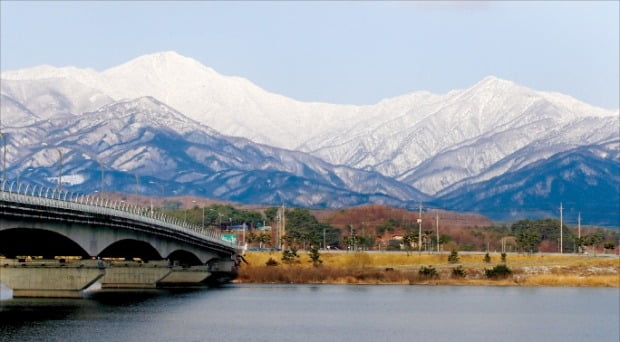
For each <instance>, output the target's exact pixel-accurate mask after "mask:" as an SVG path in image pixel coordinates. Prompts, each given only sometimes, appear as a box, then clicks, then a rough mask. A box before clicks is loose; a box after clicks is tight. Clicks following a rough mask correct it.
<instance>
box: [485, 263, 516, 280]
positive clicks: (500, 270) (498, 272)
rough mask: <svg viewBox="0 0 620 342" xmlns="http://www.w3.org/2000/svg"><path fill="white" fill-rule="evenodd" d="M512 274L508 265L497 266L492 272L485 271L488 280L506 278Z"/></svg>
mask: <svg viewBox="0 0 620 342" xmlns="http://www.w3.org/2000/svg"><path fill="white" fill-rule="evenodd" d="M511 274H512V270H511V269H510V268H508V266H506V265H497V266H495V267H493V268H492V269H490V270H489V269H485V270H484V275H486V276H487V278H506V277H508V276H509V275H511Z"/></svg>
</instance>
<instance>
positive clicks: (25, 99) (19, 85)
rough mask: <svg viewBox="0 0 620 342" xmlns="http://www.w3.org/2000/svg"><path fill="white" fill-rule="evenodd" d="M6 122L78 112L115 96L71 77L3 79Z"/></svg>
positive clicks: (14, 123) (27, 121)
mask: <svg viewBox="0 0 620 342" xmlns="http://www.w3.org/2000/svg"><path fill="white" fill-rule="evenodd" d="M0 92H1V94H2V105H1V107H0V110H1V111H2V116H3V118H4V120H3V123H5V124H7V125H10V126H25V125H28V124H31V123H33V122H34V121H36V120H39V119H46V118H49V117H51V116H55V115H58V114H64V115H78V114H81V113H84V112H88V111H92V110H95V109H97V108H99V107H100V106H102V105H104V104H107V103H110V102H112V98H110V97H108V96H106V95H104V94H103V93H101V92H100V91H98V90H96V89H93V88H90V87H87V86H85V85H84V84H82V83H80V82H78V81H75V80H74V79H72V78H63V77H61V78H43V79H34V80H4V79H3V80H2V82H1V83H0Z"/></svg>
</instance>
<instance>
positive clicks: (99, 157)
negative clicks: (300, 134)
mask: <svg viewBox="0 0 620 342" xmlns="http://www.w3.org/2000/svg"><path fill="white" fill-rule="evenodd" d="M7 134H8V135H9V136H11V138H12V140H13V141H19V142H26V144H24V143H22V144H16V146H15V147H14V148H15V149H16V151H17V154H16V155H17V156H19V157H17V160H16V161H15V162H14V163H13V164H14V165H15V166H14V167H12V168H11V169H10V170H9V171H10V172H11V173H21V174H22V179H24V178H28V179H30V180H33V181H37V180H39V181H40V180H41V179H50V178H51V177H54V176H55V168H58V160H59V152H58V150H60V151H61V152H62V153H63V168H62V170H63V171H62V172H63V173H64V174H66V175H73V176H76V175H79V177H78V179H79V180H82V181H83V182H86V184H74V185H73V186H68V188H70V189H71V190H81V191H93V190H95V189H98V188H100V185H99V184H100V179H101V176H100V173H99V166H100V165H98V164H99V163H101V165H103V166H104V168H106V169H109V170H110V171H108V172H104V178H105V181H104V183H105V185H104V186H105V188H106V189H107V190H108V191H125V192H133V191H135V190H136V189H135V187H136V186H137V184H136V183H133V182H131V176H128V174H138V175H139V177H140V178H142V179H143V184H145V183H144V182H145V181H149V182H156V183H157V184H162V185H164V186H165V188H167V189H168V193H173V192H176V193H179V194H181V193H191V194H199V195H202V196H208V197H216V198H222V199H229V200H236V201H242V202H251V201H254V203H263V204H274V203H275V204H277V203H281V202H282V201H285V202H286V203H289V204H294V205H302V206H310V207H325V206H346V205H359V204H362V203H367V202H368V201H371V200H372V201H378V202H381V203H386V204H392V205H399V206H402V205H403V203H406V202H407V201H413V200H424V199H427V198H428V197H427V196H425V195H424V194H422V193H420V192H418V191H417V190H415V189H413V188H412V187H409V186H406V185H404V184H401V183H399V182H398V181H396V180H393V179H391V178H388V177H385V176H382V175H380V174H378V173H375V172H367V171H361V170H356V169H352V168H349V167H345V166H334V165H330V164H328V163H326V162H324V161H323V160H321V159H319V158H316V157H312V156H310V155H308V154H305V153H301V152H295V151H288V150H283V149H278V148H273V147H269V146H266V145H259V144H255V143H253V142H251V141H249V140H247V139H243V138H233V137H226V136H223V135H221V134H219V133H217V132H215V131H214V130H213V129H211V128H208V127H206V126H203V125H201V124H199V123H198V122H195V121H193V120H191V119H189V118H187V117H185V116H184V115H182V114H181V113H179V112H177V111H176V110H174V109H172V108H170V107H168V106H167V105H165V104H163V103H162V102H159V101H158V100H156V99H154V98H152V97H142V98H138V99H134V100H124V101H119V102H114V103H111V104H108V105H105V106H103V107H101V108H99V109H98V110H96V111H94V112H89V113H84V114H82V115H80V116H79V118H78V117H75V116H66V115H62V114H59V115H56V116H53V117H50V118H49V119H46V120H43V121H40V122H37V123H36V124H34V125H31V126H27V127H20V128H13V129H9V130H8V131H7ZM27 142H30V143H27ZM106 173H107V177H105V174H106ZM35 175H38V177H35ZM56 179H57V178H56ZM53 181H54V179H52V180H51V181H50V183H51V182H53ZM140 192H149V193H152V194H158V193H160V189H159V188H158V187H157V186H148V185H143V186H142V187H141V188H140Z"/></svg>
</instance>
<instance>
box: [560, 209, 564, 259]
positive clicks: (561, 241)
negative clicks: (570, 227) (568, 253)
mask: <svg viewBox="0 0 620 342" xmlns="http://www.w3.org/2000/svg"><path fill="white" fill-rule="evenodd" d="M562 210H564V208H563V207H562V202H560V254H564V248H563V247H564V245H563V243H564V241H563V236H562V235H563V229H562V226H563V225H564V221H563V218H562Z"/></svg>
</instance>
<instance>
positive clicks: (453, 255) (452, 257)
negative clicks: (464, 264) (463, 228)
mask: <svg viewBox="0 0 620 342" xmlns="http://www.w3.org/2000/svg"><path fill="white" fill-rule="evenodd" d="M448 262H449V263H451V264H456V263H457V262H459V252H457V251H455V250H452V252H450V255H449V256H448Z"/></svg>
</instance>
